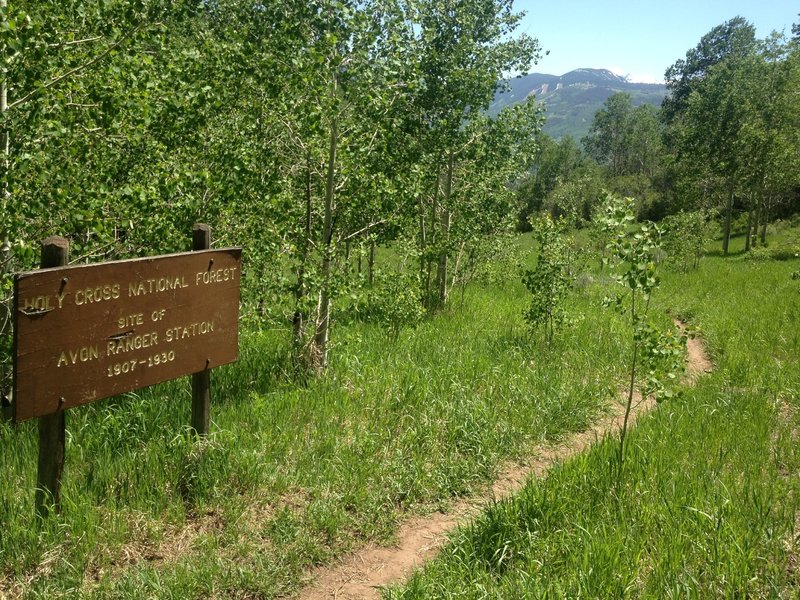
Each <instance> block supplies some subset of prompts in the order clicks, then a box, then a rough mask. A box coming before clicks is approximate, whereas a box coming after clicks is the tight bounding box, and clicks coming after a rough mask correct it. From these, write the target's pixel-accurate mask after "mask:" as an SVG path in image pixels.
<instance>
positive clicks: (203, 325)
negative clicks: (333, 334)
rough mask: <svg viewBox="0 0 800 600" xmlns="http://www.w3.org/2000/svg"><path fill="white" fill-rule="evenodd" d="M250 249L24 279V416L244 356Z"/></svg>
mask: <svg viewBox="0 0 800 600" xmlns="http://www.w3.org/2000/svg"><path fill="white" fill-rule="evenodd" d="M240 266H241V249H239V248H234V249H225V250H206V251H199V252H186V253H182V254H171V255H166V256H157V257H153V258H143V259H135V260H124V261H115V262H106V263H100V264H96V265H82V266H74V267H57V268H53V269H43V270H41V271H31V272H27V273H22V274H19V275H17V276H16V278H15V281H14V287H15V289H14V301H15V307H14V313H15V322H16V326H15V329H14V337H15V340H14V341H15V352H14V421H15V422H19V421H24V420H26V419H30V418H33V417H40V416H43V415H48V414H52V413H55V412H57V411H59V410H63V409H66V408H71V407H73V406H78V405H80V404H86V403H87V402H93V401H95V400H99V399H101V398H106V397H108V396H114V395H116V394H121V393H124V392H128V391H131V390H135V389H138V388H140V387H144V386H148V385H152V384H154V383H159V382H161V381H166V380H168V379H174V378H176V377H181V376H183V375H188V374H190V373H196V372H200V371H203V370H205V369H210V368H213V367H217V366H219V365H222V364H225V363H229V362H232V361H234V360H236V358H237V356H238V352H239V281H240V276H241V269H240Z"/></svg>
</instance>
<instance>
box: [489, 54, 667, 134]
mask: <svg viewBox="0 0 800 600" xmlns="http://www.w3.org/2000/svg"><path fill="white" fill-rule="evenodd" d="M509 85H510V89H509V90H507V91H504V92H500V93H498V94H497V95H496V96H495V99H494V102H492V104H491V105H490V107H489V113H490V114H492V115H494V114H497V113H498V112H500V110H501V109H502V108H503V107H505V106H509V105H511V104H516V103H518V102H524V101H525V100H527V99H529V98H532V97H535V98H536V102H539V103H541V104H543V105H544V106H545V108H546V113H545V115H546V117H547V122H546V124H545V126H544V127H543V129H542V130H543V131H544V132H545V133H546V134H548V135H549V136H551V137H553V138H561V137H564V136H567V135H571V136H572V137H574V138H575V139H576V140H577V141H580V139H581V138H582V137H583V136H585V135H586V134H587V133H588V132H589V127H590V126H591V124H592V120H593V119H594V114H595V112H597V111H598V110H599V109H600V108H602V106H603V103H604V102H605V101H606V99H607V98H608V97H609V96H611V95H612V94H615V93H616V92H627V93H629V94H630V95H631V99H632V101H633V105H634V106H639V105H640V104H645V103H650V104H653V105H655V106H661V101H662V100H663V99H664V96H665V95H666V93H667V88H666V87H665V86H663V85H661V84H653V83H633V82H630V81H628V80H627V79H626V78H624V77H620V76H619V75H614V73H612V72H611V71H607V70H606V69H575V70H574V71H570V72H569V73H565V74H564V75H561V76H560V77H559V76H557V75H545V74H543V73H531V74H529V75H523V76H522V77H517V78H516V79H512V80H511V81H510V82H509Z"/></svg>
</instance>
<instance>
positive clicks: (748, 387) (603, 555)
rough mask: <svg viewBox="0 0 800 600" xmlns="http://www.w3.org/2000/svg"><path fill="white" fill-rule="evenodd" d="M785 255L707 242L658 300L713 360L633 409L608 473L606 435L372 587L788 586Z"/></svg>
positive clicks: (782, 593) (663, 592) (642, 591)
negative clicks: (685, 323)
mask: <svg viewBox="0 0 800 600" xmlns="http://www.w3.org/2000/svg"><path fill="white" fill-rule="evenodd" d="M793 269H796V264H795V265H793V264H791V263H780V262H775V261H764V262H753V261H750V260H747V259H746V258H739V257H737V258H729V259H722V258H709V259H707V260H705V261H704V262H703V263H702V266H701V268H700V269H699V270H697V271H694V272H691V273H689V274H687V275H685V276H672V277H669V278H668V279H667V280H666V282H665V285H664V286H663V288H662V289H663V291H664V294H663V295H662V296H661V300H660V302H659V304H660V308H661V309H662V310H667V309H669V310H671V311H675V312H676V313H677V314H680V315H681V316H683V318H685V319H688V320H690V321H691V322H692V323H694V324H697V325H699V326H700V327H701V328H702V332H703V333H702V335H703V339H704V341H705V343H706V345H707V347H708V348H709V349H710V352H711V356H712V358H713V360H714V362H715V364H716V370H715V371H714V372H713V373H712V374H710V375H708V376H706V377H705V378H703V379H702V380H701V381H700V382H699V383H698V385H697V386H696V387H694V388H691V389H688V390H686V391H685V393H684V395H683V396H682V397H681V398H679V399H678V400H675V401H669V402H666V403H664V404H662V405H661V406H660V407H659V408H658V409H657V410H656V411H655V412H654V413H653V414H652V415H651V416H650V417H648V418H645V419H641V420H640V421H639V423H638V426H637V427H636V428H635V430H634V431H633V432H632V433H631V435H630V450H631V455H630V458H629V462H628V463H627V467H628V471H627V473H626V478H625V480H624V485H622V486H618V485H617V482H616V480H615V478H614V476H613V463H614V461H615V451H616V444H617V441H616V440H614V439H606V440H605V441H604V442H603V443H601V444H599V445H598V446H596V447H595V448H593V449H592V451H590V452H588V453H586V454H584V455H582V456H579V457H576V458H574V459H572V460H570V461H568V462H566V463H565V464H563V465H561V466H560V467H559V468H557V469H556V470H554V471H552V472H551V473H550V475H549V476H548V477H547V479H543V480H532V481H530V482H529V483H528V485H527V486H526V487H525V489H524V491H523V492H522V493H520V494H519V495H518V496H517V497H515V498H514V499H512V500H509V501H506V502H502V503H499V504H497V505H496V506H493V507H492V508H491V509H490V510H488V511H487V512H486V513H485V514H484V515H482V516H481V517H480V518H479V519H478V520H477V521H476V522H475V523H474V524H472V525H470V526H468V527H465V528H463V529H461V530H460V531H459V532H458V533H457V534H455V535H454V537H453V539H452V542H451V543H450V545H449V546H448V547H447V548H446V549H445V551H444V552H443V553H442V555H441V556H440V557H439V558H438V559H437V560H436V561H435V562H433V563H432V564H430V565H429V566H428V567H427V568H426V569H425V570H423V571H421V572H419V573H417V574H416V575H415V576H414V577H412V578H411V580H410V581H409V582H408V583H407V585H405V586H403V587H396V588H392V589H391V590H388V591H387V592H386V597H387V598H393V599H397V598H404V599H408V598H426V599H427V598H499V597H503V598H620V597H643V598H644V597H646V598H687V597H688V598H695V597H701V598H745V597H753V598H768V597H774V598H779V597H787V598H788V597H797V595H798V593H800V576H799V575H798V572H797V568H796V565H797V560H798V556H800V554H798V553H799V552H800V546H798V537H797V536H798V532H797V531H796V523H797V515H798V509H800V475H799V473H800V470H799V469H800V445H799V444H798V437H799V436H798V433H799V432H800V411H798V404H799V403H800V364H798V363H799V361H800V345H799V344H800V342H799V340H800V327H799V326H800V289H799V288H800V286H798V284H797V282H796V281H792V280H791V279H790V276H789V274H790V272H791V271H792V270H793Z"/></svg>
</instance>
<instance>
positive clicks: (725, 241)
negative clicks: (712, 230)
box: [722, 185, 733, 256]
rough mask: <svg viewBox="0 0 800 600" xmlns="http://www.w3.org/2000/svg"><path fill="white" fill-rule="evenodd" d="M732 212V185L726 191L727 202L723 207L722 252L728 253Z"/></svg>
mask: <svg viewBox="0 0 800 600" xmlns="http://www.w3.org/2000/svg"><path fill="white" fill-rule="evenodd" d="M732 214H733V185H731V186H730V189H729V191H728V203H727V206H726V208H725V223H724V225H723V228H722V254H724V255H725V256H727V255H728V246H729V245H730V241H731V217H732Z"/></svg>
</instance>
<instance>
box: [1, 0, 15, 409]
mask: <svg viewBox="0 0 800 600" xmlns="http://www.w3.org/2000/svg"><path fill="white" fill-rule="evenodd" d="M7 6H8V2H7V0H0V8H2V9H5V8H7ZM0 77H1V78H2V80H0V113H3V114H4V115H5V113H6V112H7V111H8V71H7V70H6V69H3V71H2V73H0ZM4 122H5V120H4ZM0 152H2V166H3V183H2V189H0V196H2V198H0V206H2V210H3V214H7V212H8V202H9V197H10V195H11V194H10V192H9V185H8V180H9V167H10V161H9V155H10V153H11V135H10V132H9V131H8V129H7V126H5V125H4V126H3V128H2V130H1V131H0ZM11 270H12V269H11V239H10V232H8V231H2V232H0V280H2V279H3V278H5V276H6V274H7V273H10V272H11ZM11 301H12V296H11V294H9V295H8V297H4V298H0V323H3V324H4V326H2V327H1V328H0V336H5V335H7V336H13V334H14V333H13V331H12V327H13V322H14V320H13V319H12V318H11V316H12V315H11V312H12V309H11ZM11 387H12V386H11V369H10V365H9V364H8V363H6V362H5V361H0V410H2V411H3V413H4V414H5V412H7V411H8V409H10V407H11V394H12V392H11Z"/></svg>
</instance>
